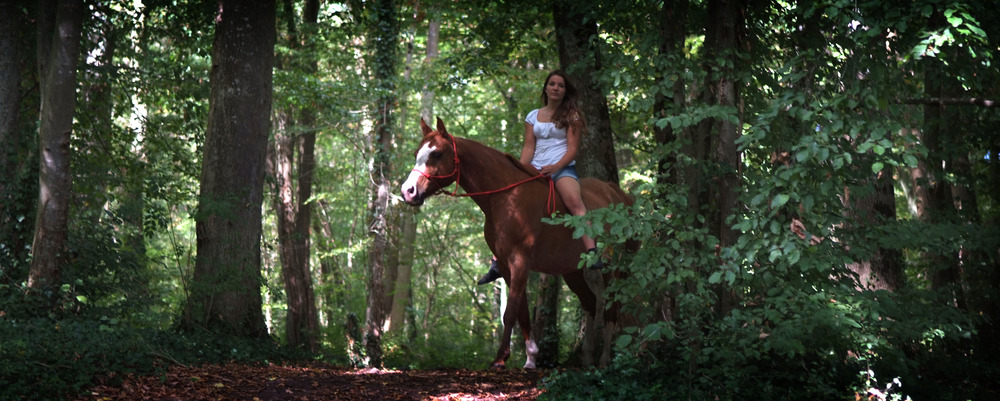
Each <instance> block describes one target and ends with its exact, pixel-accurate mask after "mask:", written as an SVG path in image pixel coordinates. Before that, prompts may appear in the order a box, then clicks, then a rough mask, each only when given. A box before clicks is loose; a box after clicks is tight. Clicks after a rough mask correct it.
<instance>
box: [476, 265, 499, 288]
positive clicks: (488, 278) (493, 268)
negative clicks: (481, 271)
mask: <svg viewBox="0 0 1000 401" xmlns="http://www.w3.org/2000/svg"><path fill="white" fill-rule="evenodd" d="M500 277H503V276H501V275H500V267H498V266H497V258H493V262H492V263H490V271H488V272H486V275H485V276H483V278H481V279H479V281H478V282H476V284H477V285H483V284H486V283H492V282H494V281H497V279H498V278H500Z"/></svg>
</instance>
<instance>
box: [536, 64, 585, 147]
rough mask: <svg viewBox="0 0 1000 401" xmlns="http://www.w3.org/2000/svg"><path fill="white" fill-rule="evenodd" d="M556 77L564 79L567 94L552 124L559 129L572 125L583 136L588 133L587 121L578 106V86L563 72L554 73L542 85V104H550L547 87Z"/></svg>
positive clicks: (553, 114) (554, 115) (553, 116)
mask: <svg viewBox="0 0 1000 401" xmlns="http://www.w3.org/2000/svg"><path fill="white" fill-rule="evenodd" d="M554 75H558V76H559V77H561V78H562V79H563V83H565V84H566V94H565V95H564V96H563V101H562V103H560V104H559V108H557V109H556V111H555V113H552V122H553V123H555V125H556V127H557V128H568V127H569V126H570V125H572V126H573V127H574V128H576V130H577V132H579V133H580V135H581V136H582V135H583V134H584V133H586V132H587V120H586V119H585V118H584V117H583V113H581V112H580V107H579V106H577V105H576V97H577V91H576V86H573V82H572V81H570V79H569V77H568V76H566V73H565V72H563V71H562V70H555V71H552V72H550V73H549V75H547V76H546V77H545V83H543V84H542V104H544V105H548V104H549V97H548V96H546V95H545V87H547V86H549V79H552V77H553V76H554Z"/></svg>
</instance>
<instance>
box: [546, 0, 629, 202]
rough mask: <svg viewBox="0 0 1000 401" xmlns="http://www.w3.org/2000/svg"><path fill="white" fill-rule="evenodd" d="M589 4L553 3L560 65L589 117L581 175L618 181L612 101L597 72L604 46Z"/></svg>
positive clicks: (580, 159) (578, 163)
mask: <svg viewBox="0 0 1000 401" xmlns="http://www.w3.org/2000/svg"><path fill="white" fill-rule="evenodd" d="M585 4H589V3H579V2H570V1H566V0H559V1H556V2H554V3H553V7H552V16H553V18H554V19H555V27H556V43H557V44H558V46H559V65H560V68H562V69H563V71H565V72H566V74H567V75H568V76H569V77H570V80H571V81H572V82H573V84H574V85H575V86H576V89H577V91H578V92H579V97H578V100H579V104H578V106H579V107H580V111H581V112H583V115H584V117H585V118H586V121H587V132H585V133H584V135H583V138H582V140H581V146H580V151H579V152H578V153H577V156H576V168H577V171H578V172H579V173H580V176H581V177H584V176H585V177H594V178H598V179H601V180H604V181H610V182H614V183H618V163H617V162H616V161H615V146H614V145H615V143H614V133H613V132H612V131H611V116H610V113H609V112H608V102H607V98H606V96H605V95H604V91H603V90H601V88H600V86H599V85H598V82H597V80H596V79H595V78H594V73H595V72H597V71H600V70H601V53H600V49H598V48H597V47H596V45H593V44H592V40H594V39H595V38H596V36H597V22H596V20H595V19H594V18H593V17H592V16H591V15H590V14H591V13H592V12H593V10H591V9H588V8H587V6H585ZM587 60H594V64H593V65H589V64H586V61H587Z"/></svg>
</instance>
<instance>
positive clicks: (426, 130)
mask: <svg viewBox="0 0 1000 401" xmlns="http://www.w3.org/2000/svg"><path fill="white" fill-rule="evenodd" d="M420 130H421V131H423V132H424V136H427V134H429V133H431V132H432V131H433V130H432V129H431V127H428V126H427V123H426V122H424V118H423V117H421V118H420Z"/></svg>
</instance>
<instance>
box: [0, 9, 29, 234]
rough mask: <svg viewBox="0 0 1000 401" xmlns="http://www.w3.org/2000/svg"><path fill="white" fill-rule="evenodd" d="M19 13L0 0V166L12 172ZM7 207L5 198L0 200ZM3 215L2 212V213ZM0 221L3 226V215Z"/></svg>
mask: <svg viewBox="0 0 1000 401" xmlns="http://www.w3.org/2000/svg"><path fill="white" fill-rule="evenodd" d="M19 32H23V29H22V24H21V16H20V14H19V11H18V7H17V4H16V2H15V1H14V0H0V168H2V169H3V171H8V172H10V171H14V168H13V167H14V164H13V161H14V157H12V156H14V155H13V154H11V153H13V151H15V150H17V149H18V148H20V146H18V142H20V135H19V134H20V125H21V120H20V117H21V111H20V107H21V102H20V100H21V99H20V98H21V44H20V43H19V41H18V33H19ZM7 184H8V176H7V175H4V176H2V177H0V194H3V195H6V188H7ZM0 204H2V205H3V207H4V208H6V207H7V202H6V199H4V201H2V202H0ZM3 215H4V216H6V213H4V214H3ZM0 224H3V225H6V224H7V221H6V217H4V221H0Z"/></svg>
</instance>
